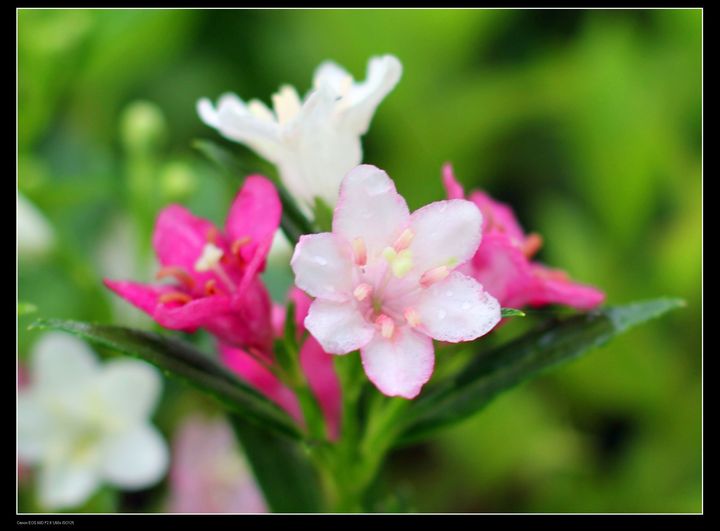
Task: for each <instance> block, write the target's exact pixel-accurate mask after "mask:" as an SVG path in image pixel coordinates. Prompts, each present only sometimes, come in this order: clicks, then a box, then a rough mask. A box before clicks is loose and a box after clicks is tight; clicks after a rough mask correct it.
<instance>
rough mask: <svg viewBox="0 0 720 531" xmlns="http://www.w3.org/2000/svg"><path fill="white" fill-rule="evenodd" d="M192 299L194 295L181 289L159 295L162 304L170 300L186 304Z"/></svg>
mask: <svg viewBox="0 0 720 531" xmlns="http://www.w3.org/2000/svg"><path fill="white" fill-rule="evenodd" d="M191 300H192V297H191V296H190V295H188V294H187V293H183V292H181V291H168V292H167V293H163V294H162V295H160V297H158V302H159V303H160V304H167V303H168V302H179V303H180V304H186V303H188V302H190V301H191Z"/></svg>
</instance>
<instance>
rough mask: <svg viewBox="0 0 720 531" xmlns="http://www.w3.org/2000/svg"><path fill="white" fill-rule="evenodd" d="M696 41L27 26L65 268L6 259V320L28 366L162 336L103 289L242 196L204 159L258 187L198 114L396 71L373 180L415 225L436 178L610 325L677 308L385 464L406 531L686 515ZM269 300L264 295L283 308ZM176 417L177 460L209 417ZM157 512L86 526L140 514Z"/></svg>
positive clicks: (367, 143)
mask: <svg viewBox="0 0 720 531" xmlns="http://www.w3.org/2000/svg"><path fill="white" fill-rule="evenodd" d="M701 25H702V12H701V11H699V10H627V11H626V10H547V11H546V10H464V9H458V10H359V11H356V10H295V11H293V10H237V11H235V10H233V11H227V10H207V11H199V10H27V9H22V10H20V11H19V14H18V60H19V69H18V72H19V99H18V123H19V127H18V135H19V138H18V149H19V164H18V166H19V167H18V188H19V190H20V192H22V193H23V194H24V195H25V196H26V197H27V198H29V199H30V200H31V201H32V202H33V203H35V205H36V206H37V207H38V208H39V209H40V210H41V211H42V212H43V213H44V215H45V216H46V217H47V218H48V219H49V221H50V222H51V225H52V228H53V232H54V234H55V246H54V249H53V250H52V251H51V252H49V253H45V254H44V255H41V256H37V255H30V256H23V255H22V254H21V256H20V262H19V287H18V290H19V300H20V301H27V302H31V303H33V304H35V305H36V306H37V307H38V311H37V312H35V313H34V314H31V315H27V316H21V317H20V318H19V354H20V356H21V359H22V358H24V357H26V356H27V354H28V352H29V349H30V348H31V346H32V342H33V341H34V340H35V339H36V337H37V336H36V332H29V331H27V330H26V328H27V325H28V324H29V323H30V322H31V321H32V320H33V319H34V318H36V317H67V318H74V319H84V320H93V321H99V322H120V323H124V324H133V325H136V326H143V327H146V328H149V327H151V326H153V325H152V323H150V321H149V320H148V319H146V318H145V317H143V316H141V315H140V314H139V312H136V311H134V310H132V309H130V308H129V307H128V306H127V305H126V304H124V303H122V302H119V301H116V300H113V298H112V297H111V295H110V293H109V292H106V291H105V290H104V288H103V287H102V284H101V279H102V278H103V276H110V277H113V278H137V279H144V280H149V279H150V278H151V275H152V272H153V269H152V267H153V266H152V264H153V262H152V259H153V257H152V254H151V252H149V248H148V244H149V238H150V233H151V230H152V223H153V219H154V216H155V214H156V213H157V211H158V210H159V209H160V208H161V207H162V206H163V205H165V204H167V203H169V202H174V201H180V202H183V203H185V204H186V205H188V206H189V207H190V208H191V209H192V210H194V211H195V212H196V213H197V214H199V215H203V216H205V217H208V218H211V219H213V220H215V221H220V220H222V219H223V218H224V215H225V212H226V209H227V205H228V204H229V202H230V199H231V198H232V194H233V192H234V191H235V190H236V189H237V184H238V182H239V181H235V182H230V181H229V180H227V179H226V178H223V176H222V175H221V174H220V173H219V172H218V170H217V168H216V167H214V166H213V165H212V164H211V163H210V162H208V161H207V160H206V159H204V158H203V156H202V155H201V154H200V153H199V152H198V151H197V150H196V149H194V148H193V146H192V144H193V142H194V141H195V140H196V139H202V138H206V139H212V140H214V141H217V142H219V143H223V144H224V145H226V146H229V147H231V148H232V149H233V150H235V151H236V152H237V153H239V154H241V155H242V156H243V160H245V161H246V162H247V165H248V171H252V170H257V169H260V170H262V171H269V170H268V165H267V164H264V163H263V162H262V161H260V160H259V159H257V158H256V157H254V156H253V155H252V154H250V152H249V151H248V150H246V149H245V148H243V147H241V146H238V145H233V144H230V143H227V142H224V141H222V140H221V139H220V138H219V136H218V135H217V134H216V133H215V132H214V131H212V130H210V129H209V128H208V127H206V126H204V125H203V124H202V123H201V121H200V120H199V118H198V117H197V114H196V112H195V102H196V100H197V99H198V98H200V97H202V96H208V97H211V98H213V99H214V98H215V97H217V96H219V95H220V94H221V93H223V92H225V91H234V92H236V93H238V94H239V95H240V96H241V97H243V98H245V99H249V98H252V97H259V98H261V99H262V100H264V101H265V102H269V99H270V95H271V94H272V93H273V92H274V91H276V90H277V89H278V88H279V86H280V85H281V84H283V83H290V84H293V85H295V86H296V87H297V88H298V90H299V91H300V92H301V93H303V92H304V91H306V90H307V89H309V88H310V84H311V78H312V72H313V69H314V68H315V67H316V66H317V65H318V64H319V63H320V62H321V61H323V60H325V59H333V60H335V61H337V62H338V63H340V64H342V65H344V66H345V67H346V68H348V70H349V71H350V72H351V73H353V74H354V75H355V77H356V79H357V78H360V79H362V78H364V73H365V72H364V70H365V65H366V62H367V60H368V58H369V57H370V56H372V55H378V54H383V53H393V54H395V55H397V56H398V58H400V60H401V61H402V63H403V65H404V74H403V77H402V80H401V82H400V83H399V85H398V86H397V87H396V89H395V90H394V91H393V92H392V93H391V94H390V95H389V96H388V98H387V99H386V101H384V102H383V103H382V104H381V105H380V107H379V109H378V111H377V113H376V116H375V118H374V120H373V123H372V126H371V128H370V131H369V133H368V134H367V136H366V137H365V138H364V148H365V155H364V161H366V162H369V163H372V164H375V165H377V166H380V167H381V168H383V169H385V170H386V171H387V172H388V173H389V174H390V175H391V176H392V177H393V178H394V179H395V180H396V182H397V186H398V188H399V191H400V192H401V193H402V194H403V195H404V196H405V197H406V198H407V200H408V202H409V204H410V207H411V208H417V207H419V206H421V205H423V204H425V203H427V202H430V201H433V200H437V199H440V198H442V197H443V191H442V187H441V183H440V179H439V176H440V167H441V165H442V163H443V162H445V161H451V162H453V164H454V166H455V170H456V174H457V176H458V178H459V179H460V180H461V182H463V183H464V184H465V185H466V187H467V188H477V187H482V188H484V189H486V190H488V191H489V192H490V193H491V194H493V195H494V196H495V197H496V198H498V199H500V200H502V201H506V202H509V203H511V204H512V205H513V206H514V207H515V209H516V212H517V214H518V216H519V218H520V220H521V222H522V223H523V225H524V226H525V227H526V228H527V229H529V230H534V231H538V232H540V233H541V234H542V235H543V236H544V240H545V246H544V248H543V249H542V251H541V252H540V254H539V258H540V259H541V260H543V261H545V262H547V263H548V264H550V265H553V266H557V267H562V268H564V269H566V270H567V271H569V272H570V274H571V275H572V276H573V277H574V278H576V279H578V280H582V281H585V282H588V283H592V284H595V285H598V286H600V287H602V288H603V289H604V290H605V291H606V292H607V295H608V302H609V303H622V302H628V301H631V300H634V299H642V298H650V297H655V296H660V295H671V296H680V297H683V298H685V299H686V301H687V303H688V305H687V307H686V308H684V309H683V310H680V311H676V312H674V313H673V314H671V315H670V316H668V317H665V318H663V319H662V320H660V321H658V322H653V323H651V324H650V325H646V326H644V327H642V328H640V329H638V330H635V331H633V332H631V333H630V334H628V335H627V336H623V337H622V338H619V339H617V340H616V341H615V342H613V343H612V344H611V345H610V346H608V347H606V348H604V349H602V350H600V351H595V352H592V353H591V354H589V355H588V356H586V357H584V358H582V359H581V360H579V361H577V362H574V363H572V364H569V365H567V366H563V367H561V368H560V369H558V370H555V371H553V372H551V373H549V374H547V375H545V376H543V377H541V378H539V379H537V380H534V381H532V382H530V383H528V384H525V385H523V386H521V387H519V388H517V389H515V390H513V391H511V392H508V393H506V394H504V395H503V396H501V397H500V398H498V399H497V400H496V401H495V402H494V403H493V404H492V405H491V406H490V407H488V408H487V409H486V410H484V411H483V412H481V413H479V414H478V415H476V416H475V417H473V418H472V419H471V420H469V421H467V422H464V423H463V424H461V425H458V426H456V427H454V428H452V429H450V430H447V431H446V432H443V433H442V434H441V435H439V436H438V437H436V438H435V439H433V440H432V441H430V442H428V443H425V444H422V445H417V446H414V447H411V448H406V449H403V450H401V451H398V452H396V453H395V454H394V455H393V456H392V460H391V463H390V467H389V482H390V484H391V485H393V486H395V487H397V488H398V489H399V490H400V492H401V493H402V496H403V498H404V499H405V501H406V503H407V504H408V507H409V508H410V509H412V510H416V511H421V512H424V511H434V512H454V511H468V512H475V511H488V512H698V511H700V510H701V470H702V461H701V457H702V453H701V452H702V449H701V367H702V361H701V328H700V327H701V324H700V319H701V154H702V138H701V123H702V109H701V96H702V93H701V43H702V35H701ZM268 280H269V281H271V282H275V283H276V284H275V285H274V286H273V291H274V293H280V292H281V284H282V283H283V282H286V279H284V278H283V273H282V271H280V272H275V273H273V272H271V273H270V275H269V276H268ZM548 311H552V310H548ZM542 315H543V312H539V313H538V314H533V315H531V316H530V317H529V319H530V320H532V319H539V318H542ZM516 326H524V324H519V325H515V324H510V325H508V326H507V327H505V328H506V329H507V330H502V331H501V332H502V333H506V334H512V333H513V327H516ZM201 340H202V338H201ZM165 392H166V396H165V400H164V402H163V406H162V407H161V409H160V411H159V412H158V414H157V415H156V418H157V422H158V424H159V425H160V427H161V428H162V429H164V430H165V431H166V433H167V434H169V433H171V431H170V428H171V427H172V426H173V425H174V423H175V419H176V418H177V416H178V415H180V414H181V412H182V411H184V410H185V409H192V408H193V407H195V405H196V404H197V403H198V402H203V399H202V398H201V397H200V396H199V395H197V394H195V393H194V392H191V391H188V390H187V389H186V388H184V387H181V386H177V385H174V384H168V385H167V386H166V391H165ZM203 406H204V407H208V406H207V404H203ZM183 408H185V409H183ZM162 488H163V486H162V485H161V486H159V487H157V488H156V489H155V490H154V491H153V493H152V494H153V495H152V496H150V497H149V498H147V497H146V498H137V496H136V497H135V498H133V497H132V496H130V498H128V497H127V496H126V497H125V498H122V499H120V500H119V501H118V500H117V499H115V498H112V499H111V501H107V500H106V499H105V498H101V501H100V502H97V499H96V500H95V502H96V503H100V504H101V505H99V506H98V505H96V506H93V505H89V506H88V510H93V508H94V509H96V510H97V509H98V508H103V507H104V508H105V509H107V508H108V507H110V508H111V509H113V510H137V508H138V507H137V504H142V503H145V501H146V500H147V499H150V500H151V501H152V500H155V499H157V497H158V496H159V494H158V492H160V490H161V489H162ZM21 494H22V493H21ZM102 495H103V494H102V493H101V495H100V496H102ZM96 498H97V497H96ZM138 500H140V501H138ZM22 503H23V500H22V499H21V505H22ZM27 503H29V502H27ZM103 503H105V504H107V503H110V505H102V504H103Z"/></svg>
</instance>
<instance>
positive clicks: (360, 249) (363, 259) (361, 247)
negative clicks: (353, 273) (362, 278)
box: [352, 238, 367, 267]
mask: <svg viewBox="0 0 720 531" xmlns="http://www.w3.org/2000/svg"><path fill="white" fill-rule="evenodd" d="M352 249H353V257H354V258H355V264H356V265H359V266H360V267H362V266H364V265H365V264H366V263H367V247H365V240H363V239H362V238H355V239H354V240H353V242H352Z"/></svg>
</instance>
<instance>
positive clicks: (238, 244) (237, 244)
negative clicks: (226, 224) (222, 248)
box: [230, 236, 252, 256]
mask: <svg viewBox="0 0 720 531" xmlns="http://www.w3.org/2000/svg"><path fill="white" fill-rule="evenodd" d="M251 240H252V238H250V236H243V237H242V238H238V239H237V240H235V241H234V242H233V243H232V245H231V246H230V252H231V253H232V254H234V255H235V256H238V255H239V254H240V249H241V248H242V247H243V246H245V245H247V244H248V243H250V241H251Z"/></svg>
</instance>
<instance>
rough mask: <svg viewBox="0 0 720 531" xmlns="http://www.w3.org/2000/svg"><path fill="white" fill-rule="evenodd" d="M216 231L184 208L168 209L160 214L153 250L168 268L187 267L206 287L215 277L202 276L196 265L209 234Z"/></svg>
mask: <svg viewBox="0 0 720 531" xmlns="http://www.w3.org/2000/svg"><path fill="white" fill-rule="evenodd" d="M215 230H216V229H215V226H214V225H213V224H212V223H210V222H209V221H208V220H206V219H202V218H198V217H196V216H194V215H193V214H192V213H191V212H190V211H189V210H187V209H186V208H184V207H182V206H180V205H170V206H169V207H166V208H165V209H163V211H162V212H160V215H159V216H158V219H157V221H156V222H155V231H154V233H153V247H154V248H155V253H156V254H157V257H158V260H159V261H160V263H161V264H162V265H163V266H164V267H168V266H178V267H183V268H185V270H187V272H188V273H190V274H191V275H193V276H195V277H200V276H201V277H202V279H201V283H203V284H204V282H205V280H207V279H209V278H212V277H211V275H209V274H207V273H206V274H204V275H198V274H197V273H196V272H195V263H196V262H197V259H198V258H199V257H200V255H201V254H202V250H203V247H205V244H206V243H208V241H209V235H210V234H211V232H212V231H215ZM206 277H207V278H206Z"/></svg>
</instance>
